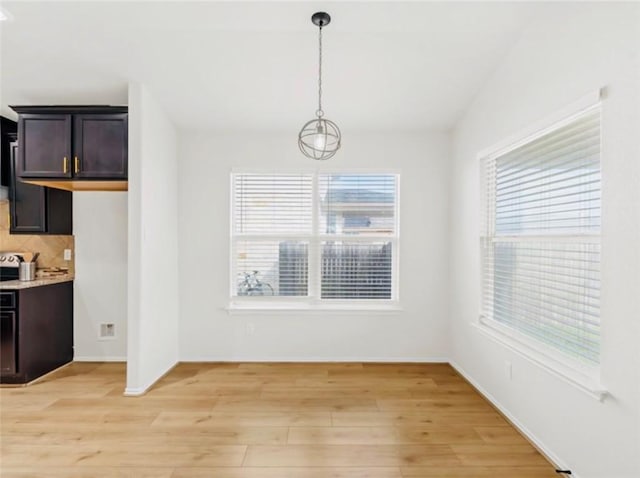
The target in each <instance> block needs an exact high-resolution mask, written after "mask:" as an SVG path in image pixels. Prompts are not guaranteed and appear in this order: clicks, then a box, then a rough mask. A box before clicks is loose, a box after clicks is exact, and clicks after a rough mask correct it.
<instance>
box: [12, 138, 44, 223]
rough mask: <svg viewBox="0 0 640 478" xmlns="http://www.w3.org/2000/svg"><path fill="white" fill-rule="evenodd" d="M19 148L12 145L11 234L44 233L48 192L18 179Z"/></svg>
mask: <svg viewBox="0 0 640 478" xmlns="http://www.w3.org/2000/svg"><path fill="white" fill-rule="evenodd" d="M17 150H18V146H17V144H16V143H11V161H10V165H11V172H10V184H9V209H10V215H11V217H10V219H9V221H10V228H9V231H10V233H11V234H20V233H24V234H34V233H44V232H46V230H47V224H46V214H45V211H46V208H47V204H46V192H45V188H44V187H42V186H34V185H33V184H25V183H23V182H21V181H20V180H19V179H18V178H16V170H15V167H16V159H17V158H16V152H17Z"/></svg>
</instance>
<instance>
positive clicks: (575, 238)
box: [471, 90, 608, 400]
mask: <svg viewBox="0 0 640 478" xmlns="http://www.w3.org/2000/svg"><path fill="white" fill-rule="evenodd" d="M601 96H602V95H601V90H597V91H594V92H591V93H589V94H587V95H585V96H584V97H582V98H580V99H579V100H578V101H576V102H574V103H573V104H571V105H568V106H567V107H565V108H564V109H562V110H560V111H558V112H556V113H555V114H553V115H551V116H549V117H547V118H545V119H544V120H542V121H539V122H537V123H536V124H534V125H532V126H530V127H529V128H526V129H525V130H523V131H521V132H520V133H517V134H515V135H512V136H510V137H509V138H507V139H505V140H503V141H501V142H499V143H498V144H496V145H494V146H492V147H490V148H487V149H485V150H483V151H481V152H480V153H478V155H477V160H478V163H477V164H478V166H479V172H480V174H479V184H480V196H481V201H480V208H481V209H480V217H481V221H480V224H479V234H478V237H479V238H480V244H479V252H480V258H481V261H480V270H479V272H480V277H479V283H480V291H481V294H480V297H481V298H480V307H479V309H480V312H479V314H478V318H477V320H475V321H472V323H471V325H472V326H473V327H474V328H475V329H477V330H478V331H479V332H480V333H481V334H483V335H484V336H486V337H488V338H489V339H491V340H493V341H495V342H498V343H500V344H501V345H503V346H505V347H506V348H507V349H509V350H510V351H511V352H514V353H515V354H517V355H519V356H521V357H523V358H525V359H527V360H528V361H530V362H532V363H534V364H536V365H537V366H539V367H541V368H543V369H544V370H546V371H548V372H550V373H551V374H553V375H555V376H557V377H559V378H561V379H563V380H564V381H566V382H567V383H569V384H571V385H573V386H575V387H576V388H578V389H580V390H581V391H583V392H585V393H587V394H588V395H590V396H592V397H593V398H596V399H597V400H603V399H604V397H605V396H606V395H607V393H608V392H607V391H606V389H605V388H604V387H603V386H602V383H601V364H597V365H595V364H588V363H585V362H581V361H579V360H577V359H573V358H571V357H569V356H567V355H566V354H564V353H563V352H561V351H560V350H559V349H556V348H555V347H553V346H550V345H548V344H545V343H544V342H542V341H540V340H538V339H536V338H534V337H531V336H529V335H527V334H524V333H522V332H520V331H518V330H517V329H515V328H512V327H509V326H508V325H505V324H502V323H501V322H499V321H497V320H495V319H493V318H490V317H486V316H485V315H484V298H485V294H486V293H487V291H486V288H487V286H489V287H490V288H491V293H493V291H495V285H494V284H490V285H489V284H487V280H486V279H485V278H484V270H485V267H484V257H485V249H486V247H487V244H488V242H490V243H492V244H493V243H494V242H495V241H496V240H497V241H498V242H504V241H514V242H518V243H526V242H535V241H539V242H540V241H541V242H544V241H549V242H551V241H558V240H560V241H563V242H570V243H587V242H593V243H598V244H600V243H601V237H602V226H601V228H600V232H599V234H557V233H556V234H554V233H553V232H550V233H547V234H541V235H535V236H534V235H523V236H519V237H518V236H517V235H513V236H510V235H506V234H504V235H497V234H496V232H495V230H493V229H492V228H493V227H495V225H491V222H492V221H495V217H493V215H492V214H491V212H492V211H493V212H494V213H495V206H493V207H490V205H489V199H490V198H488V197H487V192H486V184H487V179H486V162H487V161H495V160H496V159H497V158H499V157H501V156H503V155H505V154H508V153H509V152H511V151H513V150H516V149H518V148H520V147H522V146H524V145H526V144H529V143H531V142H533V141H535V140H537V139H539V138H541V137H543V136H545V135H547V134H549V133H551V132H554V131H556V130H557V129H559V128H562V127H563V126H565V125H568V124H570V123H572V122H573V121H575V120H576V119H578V118H579V117H581V116H582V115H585V114H587V113H588V112H590V111H593V110H599V113H600V118H601V119H600V130H601V133H600V138H601V143H602V102H601ZM603 157H604V151H603V149H602V148H601V151H600V164H602V161H603ZM600 170H601V171H602V166H600ZM602 184H603V183H601V188H602ZM493 199H494V200H495V198H493ZM601 211H602V206H601ZM600 263H602V255H601V256H600ZM600 287H601V288H600V290H602V282H601V284H600ZM600 320H601V325H600V327H601V330H602V315H601V316H600ZM601 337H602V335H601Z"/></svg>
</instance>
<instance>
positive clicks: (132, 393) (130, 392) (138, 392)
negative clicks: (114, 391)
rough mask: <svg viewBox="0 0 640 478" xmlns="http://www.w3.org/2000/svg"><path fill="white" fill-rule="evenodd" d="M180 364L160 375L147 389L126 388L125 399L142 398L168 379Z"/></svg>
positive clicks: (172, 366) (176, 363)
mask: <svg viewBox="0 0 640 478" xmlns="http://www.w3.org/2000/svg"><path fill="white" fill-rule="evenodd" d="M179 363H180V362H179V361H178V362H175V363H174V364H173V365H171V366H170V367H169V368H168V369H167V370H165V372H164V373H163V374H162V375H160V376H159V377H158V378H156V379H154V380H153V381H152V382H151V383H149V384H148V385H146V386H145V387H125V389H124V392H123V395H124V396H125V397H140V396H142V395H144V394H146V393H147V392H148V391H149V390H150V389H151V388H152V387H153V386H154V385H155V384H156V383H158V382H159V381H160V380H162V379H163V378H164V377H166V376H167V375H168V374H169V373H170V372H171V371H172V370H173V369H174V368H176V366H177V365H178V364H179Z"/></svg>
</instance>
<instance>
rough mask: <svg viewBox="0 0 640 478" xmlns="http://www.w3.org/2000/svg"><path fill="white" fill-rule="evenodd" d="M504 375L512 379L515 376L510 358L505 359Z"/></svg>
mask: <svg viewBox="0 0 640 478" xmlns="http://www.w3.org/2000/svg"><path fill="white" fill-rule="evenodd" d="M504 375H505V376H506V377H507V380H511V379H512V378H513V367H512V366H511V362H509V361H508V360H505V361H504Z"/></svg>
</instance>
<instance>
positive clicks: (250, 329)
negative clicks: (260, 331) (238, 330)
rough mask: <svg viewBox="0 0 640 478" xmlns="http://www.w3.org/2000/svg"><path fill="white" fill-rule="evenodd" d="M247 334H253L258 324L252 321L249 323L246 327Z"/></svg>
mask: <svg viewBox="0 0 640 478" xmlns="http://www.w3.org/2000/svg"><path fill="white" fill-rule="evenodd" d="M245 330H246V332H247V335H253V334H254V333H255V331H256V326H255V325H253V324H252V323H248V324H247V325H246V328H245Z"/></svg>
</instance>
